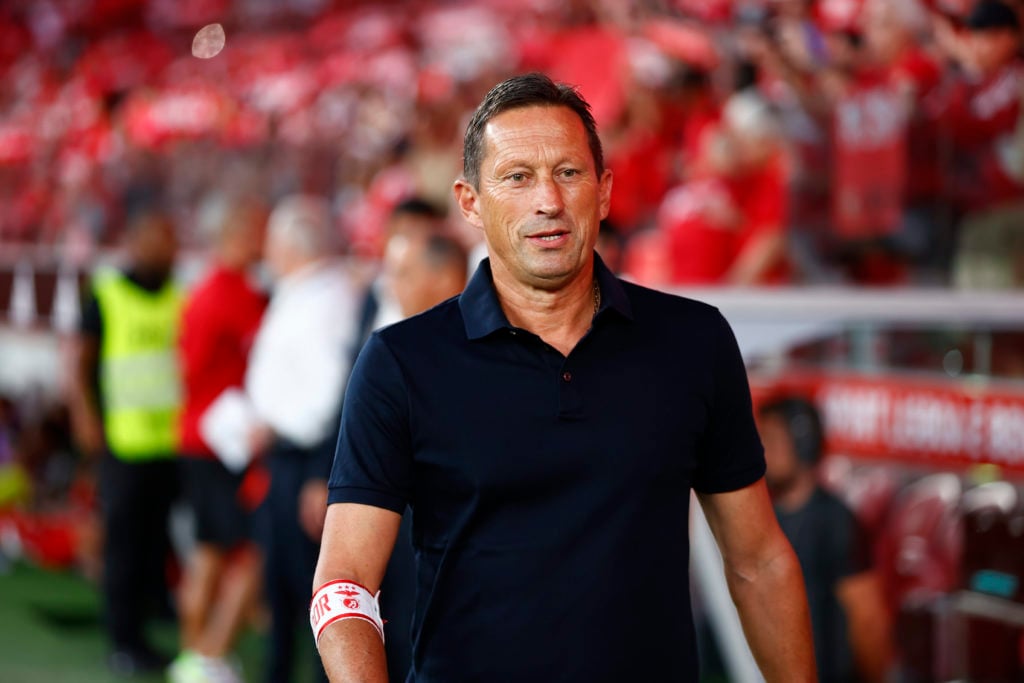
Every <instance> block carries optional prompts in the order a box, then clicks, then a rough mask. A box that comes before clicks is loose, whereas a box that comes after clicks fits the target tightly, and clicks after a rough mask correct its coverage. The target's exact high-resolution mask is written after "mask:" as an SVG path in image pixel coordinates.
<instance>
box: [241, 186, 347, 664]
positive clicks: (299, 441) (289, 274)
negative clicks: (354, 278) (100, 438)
mask: <svg viewBox="0 0 1024 683" xmlns="http://www.w3.org/2000/svg"><path fill="white" fill-rule="evenodd" d="M331 233H332V220H331V212H330V206H329V204H328V203H327V201H326V200H324V199H321V198H319V197H315V196H311V195H292V196H289V197H286V198H284V199H282V200H281V201H280V202H278V204H276V205H275V206H274V209H273V211H272V212H271V214H270V218H269V220H268V222H267V236H266V248H265V258H266V262H267V265H268V266H269V268H270V271H271V273H272V274H273V277H274V281H275V282H274V289H273V294H272V296H271V300H270V305H269V307H268V308H267V311H266V313H265V314H264V316H263V320H262V322H261V324H260V327H259V331H258V332H257V333H256V339H255V341H254V343H253V347H252V352H251V354H250V356H249V367H248V369H247V371H246V376H245V391H246V394H247V395H248V398H249V400H250V402H251V404H252V408H253V411H254V413H255V415H256V417H257V420H258V421H259V424H258V425H256V426H255V427H254V428H253V430H252V436H251V438H252V443H253V446H254V450H256V451H263V452H264V453H265V455H264V460H265V463H266V467H267V470H268V472H269V475H270V488H269V491H268V493H267V496H266V499H265V500H264V501H263V503H262V505H261V507H260V509H259V510H258V511H257V527H258V530H257V539H258V542H259V544H260V546H261V549H262V551H263V556H264V567H263V581H264V587H265V592H266V598H267V602H268V605H269V608H270V620H271V625H270V650H269V652H268V662H267V667H266V671H265V679H266V680H267V681H268V683H282V682H284V681H289V680H292V668H293V664H294V661H295V652H296V643H295V638H296V637H297V636H298V635H299V634H298V632H297V630H296V629H297V627H298V625H299V624H301V623H303V622H304V621H305V619H306V618H307V610H308V609H309V598H310V588H309V587H310V585H311V583H312V581H313V570H314V568H315V565H316V558H317V553H318V551H319V543H320V534H321V532H322V530H323V521H324V512H325V510H326V506H327V477H328V474H329V473H330V468H331V459H332V457H333V454H334V445H335V441H336V437H337V426H338V416H339V413H340V410H341V396H342V392H343V389H344V386H345V383H346V380H347V377H348V372H349V368H350V365H351V358H350V353H351V348H352V345H353V344H354V341H355V339H354V335H355V332H356V325H355V320H356V310H357V290H356V288H355V287H354V286H353V284H352V282H351V278H350V275H349V273H348V272H347V271H346V269H345V268H344V267H343V265H342V264H341V263H340V262H339V261H338V260H337V259H335V258H333V257H332V234H331ZM300 643H301V645H300V651H305V652H308V653H309V656H310V657H311V658H314V657H315V654H316V653H315V650H313V648H312V647H310V644H309V641H308V639H307V638H302V639H301V641H300ZM313 666H314V670H315V671H316V677H318V678H319V679H321V680H323V679H324V678H325V676H324V672H323V669H322V667H321V666H320V664H319V663H317V662H315V661H314V664H313Z"/></svg>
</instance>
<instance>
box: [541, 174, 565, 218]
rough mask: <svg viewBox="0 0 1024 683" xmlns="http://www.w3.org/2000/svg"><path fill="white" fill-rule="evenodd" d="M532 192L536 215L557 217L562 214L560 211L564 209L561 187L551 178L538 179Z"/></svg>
mask: <svg viewBox="0 0 1024 683" xmlns="http://www.w3.org/2000/svg"><path fill="white" fill-rule="evenodd" d="M534 192H535V196H534V201H535V204H536V207H537V209H536V211H537V213H538V214H541V215H545V216H557V215H559V214H560V213H562V210H563V209H564V208H565V200H564V198H563V197H562V187H561V186H560V185H559V184H558V182H557V181H556V180H555V178H554V177H553V176H542V177H539V178H538V179H537V184H536V186H535V188H534Z"/></svg>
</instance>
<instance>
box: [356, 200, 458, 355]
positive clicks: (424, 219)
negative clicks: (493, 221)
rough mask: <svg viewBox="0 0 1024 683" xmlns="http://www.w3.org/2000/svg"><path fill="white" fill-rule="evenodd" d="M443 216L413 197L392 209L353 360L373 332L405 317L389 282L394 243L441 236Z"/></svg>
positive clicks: (365, 298)
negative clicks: (378, 267)
mask: <svg viewBox="0 0 1024 683" xmlns="http://www.w3.org/2000/svg"><path fill="white" fill-rule="evenodd" d="M444 219H445V214H444V212H443V211H441V210H440V209H438V208H437V207H436V206H435V205H434V204H432V203H430V202H429V201H427V200H426V199H424V198H422V197H419V196H413V197H409V198H407V199H404V200H402V201H401V202H399V203H398V204H396V205H395V207H394V208H393V209H392V210H391V213H390V214H389V216H388V220H387V223H386V225H385V235H386V239H385V241H384V245H383V251H382V254H381V266H380V269H379V272H378V273H377V275H376V277H374V279H373V280H372V281H371V282H370V285H369V286H368V287H367V288H366V291H365V293H364V295H363V300H362V303H361V305H360V313H359V321H358V332H357V333H356V336H355V340H356V343H355V344H354V345H353V349H352V360H353V362H354V361H355V356H356V354H358V353H359V350H360V349H361V348H362V346H363V343H364V342H365V341H366V339H367V338H368V337H369V336H370V333H372V332H373V331H374V330H376V329H380V328H381V327H384V326H385V325H390V324H391V323H395V322H398V321H399V320H401V319H402V318H404V317H405V315H404V314H403V313H402V308H401V306H400V304H399V303H398V301H397V300H396V299H395V297H394V290H393V288H392V287H391V286H390V284H389V283H388V271H389V268H388V266H387V253H388V249H389V248H391V247H390V245H391V244H392V243H393V242H398V241H402V240H400V239H399V238H403V239H404V238H417V239H418V238H422V237H423V236H425V235H433V234H437V233H440V232H441V231H442V230H443V229H444Z"/></svg>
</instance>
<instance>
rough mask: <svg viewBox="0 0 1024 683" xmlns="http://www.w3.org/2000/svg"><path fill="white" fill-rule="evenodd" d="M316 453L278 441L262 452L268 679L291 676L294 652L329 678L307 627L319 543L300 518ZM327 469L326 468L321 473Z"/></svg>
mask: <svg viewBox="0 0 1024 683" xmlns="http://www.w3.org/2000/svg"><path fill="white" fill-rule="evenodd" d="M314 458H320V460H321V461H322V460H323V458H322V454H321V453H320V452H317V451H308V450H305V449H300V448H297V447H295V446H292V445H290V444H287V443H285V442H281V441H278V442H276V443H275V444H274V445H273V446H271V448H270V451H269V452H268V454H267V458H266V464H267V469H268V470H269V473H270V490H269V491H268V492H267V497H266V499H265V500H264V501H263V504H262V505H261V506H260V507H259V509H258V510H257V512H256V525H257V533H256V538H257V540H258V542H259V544H260V546H261V547H262V549H263V561H264V567H263V585H264V590H265V591H266V599H267V605H268V607H269V608H270V622H271V623H270V651H269V652H268V655H267V656H268V662H267V667H266V677H265V680H266V681H267V683H288V682H289V681H291V680H292V670H293V668H294V664H295V657H296V652H299V653H303V655H302V656H308V657H310V658H311V659H313V679H314V680H316V681H327V674H326V673H324V669H323V666H322V665H321V663H320V657H319V655H318V654H317V652H316V646H315V644H314V643H313V636H312V633H311V632H310V630H309V601H310V599H311V598H312V597H313V572H314V570H315V569H316V561H317V556H318V554H319V552H320V545H319V543H317V542H315V541H313V540H312V539H310V537H309V536H308V535H307V534H306V532H305V531H303V529H302V527H301V526H300V524H299V493H300V491H301V490H302V486H303V484H305V482H306V481H307V480H308V477H309V476H310V470H311V463H313V462H315V460H313V459H314ZM327 475H328V471H326V470H325V471H324V472H323V473H322V478H323V479H326V478H327ZM296 638H298V639H299V640H298V649H296V647H297V646H296Z"/></svg>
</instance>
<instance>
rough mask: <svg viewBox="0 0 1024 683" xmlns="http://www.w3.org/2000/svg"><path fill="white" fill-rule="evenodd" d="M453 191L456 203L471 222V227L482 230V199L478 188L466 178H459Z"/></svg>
mask: <svg viewBox="0 0 1024 683" xmlns="http://www.w3.org/2000/svg"><path fill="white" fill-rule="evenodd" d="M452 191H453V192H454V193H455V202H456V203H457V204H458V205H459V211H461V212H462V217H463V218H465V219H466V220H467V221H469V223H470V225H473V226H475V227H477V228H481V229H482V228H483V227H484V223H483V221H482V220H481V218H480V199H479V197H478V196H477V193H476V188H475V187H473V186H472V185H471V184H470V183H469V181H468V180H466V179H465V178H459V179H458V180H456V181H455V184H454V185H453V186H452Z"/></svg>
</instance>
